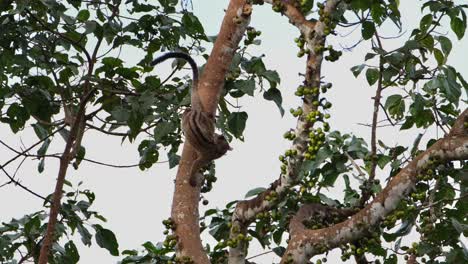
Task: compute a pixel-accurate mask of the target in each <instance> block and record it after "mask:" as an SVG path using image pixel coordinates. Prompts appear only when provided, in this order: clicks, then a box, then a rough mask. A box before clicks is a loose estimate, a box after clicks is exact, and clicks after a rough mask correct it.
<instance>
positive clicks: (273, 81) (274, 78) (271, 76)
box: [260, 70, 281, 88]
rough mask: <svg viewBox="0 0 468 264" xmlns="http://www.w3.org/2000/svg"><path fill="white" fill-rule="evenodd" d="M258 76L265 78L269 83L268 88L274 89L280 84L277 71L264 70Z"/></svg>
mask: <svg viewBox="0 0 468 264" xmlns="http://www.w3.org/2000/svg"><path fill="white" fill-rule="evenodd" d="M260 76H262V77H265V79H267V80H268V81H269V82H270V87H272V88H274V87H276V86H277V85H278V84H279V83H280V82H281V79H280V76H279V74H278V72H277V71H271V70H266V71H265V72H263V73H262V74H260Z"/></svg>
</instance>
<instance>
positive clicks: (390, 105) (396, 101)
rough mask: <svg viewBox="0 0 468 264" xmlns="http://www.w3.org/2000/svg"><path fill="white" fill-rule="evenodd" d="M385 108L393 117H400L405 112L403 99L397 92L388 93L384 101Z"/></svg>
mask: <svg viewBox="0 0 468 264" xmlns="http://www.w3.org/2000/svg"><path fill="white" fill-rule="evenodd" d="M385 108H386V109H387V110H388V112H389V113H390V115H391V116H392V117H393V118H397V119H401V118H402V117H403V113H404V112H405V101H404V100H403V97H402V96H401V95H399V94H393V95H390V96H389V97H388V98H387V101H385Z"/></svg>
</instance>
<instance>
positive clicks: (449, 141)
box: [281, 109, 468, 263]
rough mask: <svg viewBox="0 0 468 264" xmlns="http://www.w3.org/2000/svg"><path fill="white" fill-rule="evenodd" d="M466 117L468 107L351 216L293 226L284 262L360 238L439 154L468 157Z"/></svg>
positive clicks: (446, 158) (447, 157)
mask: <svg viewBox="0 0 468 264" xmlns="http://www.w3.org/2000/svg"><path fill="white" fill-rule="evenodd" d="M467 121H468V109H467V110H465V111H464V112H463V113H462V114H461V115H460V116H459V118H458V119H457V121H456V123H455V125H454V126H453V128H452V130H451V132H450V133H449V135H448V136H447V137H445V138H443V139H440V140H438V141H437V142H436V143H434V144H433V145H432V146H431V147H430V148H429V149H427V150H426V151H425V152H423V153H421V154H420V155H418V156H417V157H416V158H415V159H414V160H413V161H411V162H410V163H409V164H408V165H407V166H406V167H405V168H403V169H402V170H401V171H400V172H399V173H398V174H397V175H396V176H394V177H393V178H392V179H391V180H390V181H389V183H388V184H387V186H386V187H385V189H383V190H382V192H380V193H379V195H377V197H376V198H375V199H374V200H373V201H372V202H371V203H370V204H368V205H367V206H366V207H365V208H364V209H362V210H361V211H359V212H358V213H356V214H355V215H353V216H352V217H351V218H349V219H348V220H346V221H344V222H341V223H338V224H336V225H334V226H331V227H327V228H323V229H317V230H302V232H296V231H295V230H291V232H290V235H291V239H290V241H289V244H288V248H287V250H286V252H285V254H284V255H283V259H282V261H281V263H289V262H288V261H291V260H292V261H293V262H294V263H305V262H306V260H308V259H310V258H311V257H312V256H314V255H315V254H318V253H319V252H320V249H323V248H324V247H325V248H326V249H327V250H330V249H332V248H335V247H337V246H339V245H341V244H344V243H348V242H352V241H355V240H358V239H359V238H361V237H362V236H363V235H364V234H365V233H366V232H367V231H368V230H369V228H370V227H372V226H375V225H377V224H379V223H380V221H381V220H382V219H383V218H384V217H385V216H386V215H387V214H388V213H390V212H391V211H393V210H394V209H395V208H396V206H397V205H398V203H399V202H400V200H401V199H402V198H403V197H405V195H407V194H408V193H409V192H410V191H411V190H412V188H413V187H414V185H415V183H416V182H417V175H418V173H419V171H420V170H421V169H423V168H425V167H426V166H427V165H428V164H429V162H430V161H431V159H433V158H436V157H437V159H439V160H441V161H450V160H467V159H468V130H467V129H466V128H465V127H464V123H465V122H467Z"/></svg>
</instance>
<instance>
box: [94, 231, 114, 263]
mask: <svg viewBox="0 0 468 264" xmlns="http://www.w3.org/2000/svg"><path fill="white" fill-rule="evenodd" d="M94 228H95V229H96V237H95V238H96V242H97V244H98V245H99V246H100V247H101V248H105V249H107V250H108V251H109V253H110V254H111V255H112V256H118V255H119V244H118V243H117V239H116V238H115V235H114V233H113V232H112V231H111V230H109V229H105V228H102V227H101V226H100V225H94Z"/></svg>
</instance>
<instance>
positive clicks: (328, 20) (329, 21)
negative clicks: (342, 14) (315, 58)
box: [317, 3, 338, 36]
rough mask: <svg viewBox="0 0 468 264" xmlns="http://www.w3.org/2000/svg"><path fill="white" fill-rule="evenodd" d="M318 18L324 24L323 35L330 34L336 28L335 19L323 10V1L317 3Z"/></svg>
mask: <svg viewBox="0 0 468 264" xmlns="http://www.w3.org/2000/svg"><path fill="white" fill-rule="evenodd" d="M317 7H318V9H319V10H318V14H319V20H320V22H322V23H323V24H325V26H324V28H323V34H324V35H325V36H327V35H330V33H331V32H332V31H333V30H334V29H335V28H336V25H337V24H338V23H337V21H335V19H333V18H332V17H331V16H330V13H329V12H325V5H324V4H323V3H317Z"/></svg>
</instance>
